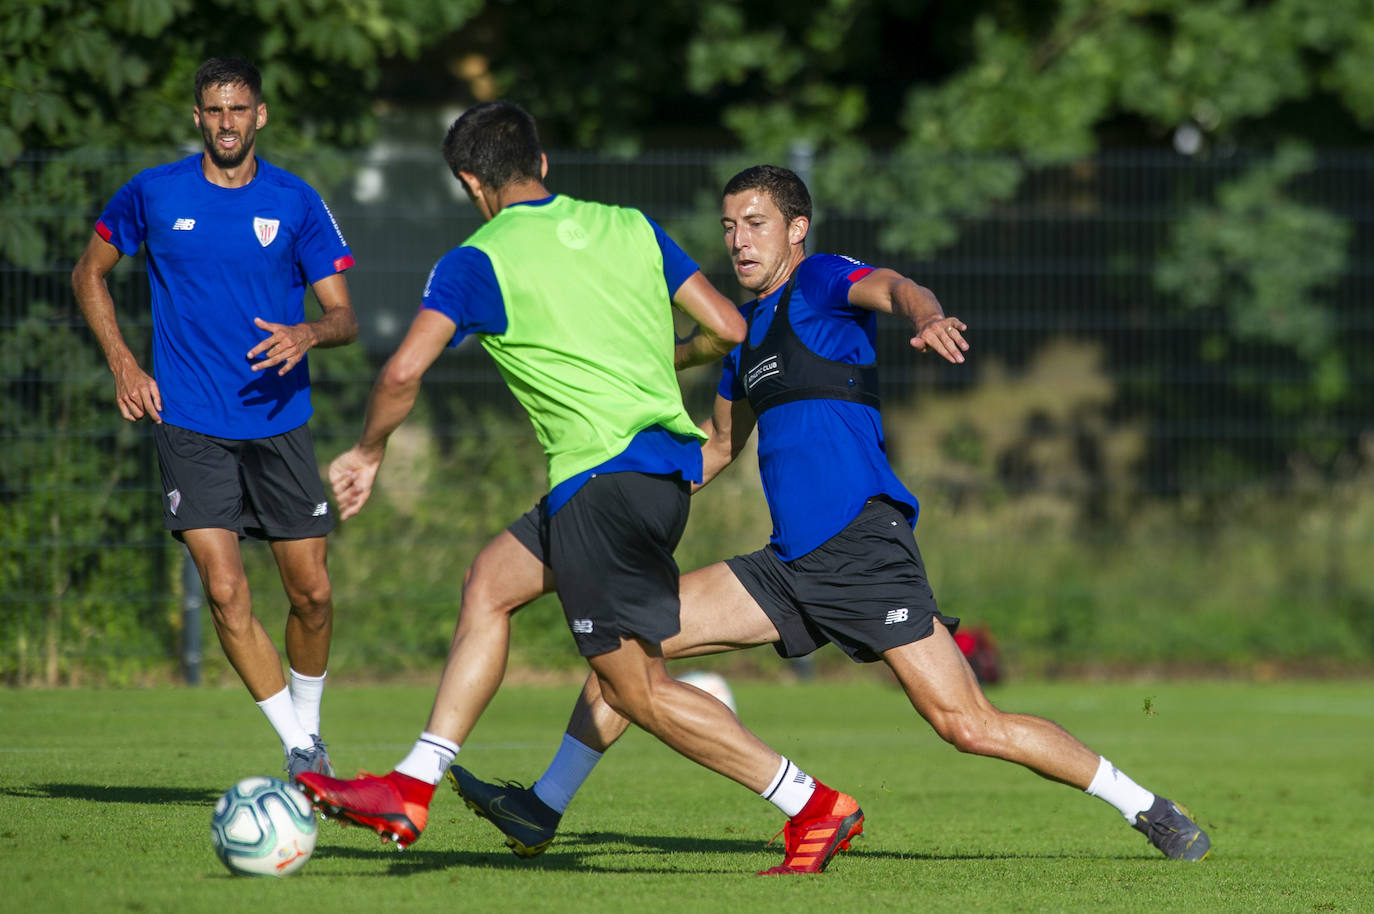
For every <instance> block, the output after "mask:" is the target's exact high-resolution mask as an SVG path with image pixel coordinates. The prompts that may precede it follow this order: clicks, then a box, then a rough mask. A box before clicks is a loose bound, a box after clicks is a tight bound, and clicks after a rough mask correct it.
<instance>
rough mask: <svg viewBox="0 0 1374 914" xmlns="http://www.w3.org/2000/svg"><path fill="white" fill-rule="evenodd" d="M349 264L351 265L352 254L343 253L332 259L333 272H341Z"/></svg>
mask: <svg viewBox="0 0 1374 914" xmlns="http://www.w3.org/2000/svg"><path fill="white" fill-rule="evenodd" d="M351 266H353V255H352V254H345V255H344V256H342V257H340V258H338V259H337V260H335V261H334V272H335V273H342V272H343V271H344V270H347V269H348V268H349V267H351Z"/></svg>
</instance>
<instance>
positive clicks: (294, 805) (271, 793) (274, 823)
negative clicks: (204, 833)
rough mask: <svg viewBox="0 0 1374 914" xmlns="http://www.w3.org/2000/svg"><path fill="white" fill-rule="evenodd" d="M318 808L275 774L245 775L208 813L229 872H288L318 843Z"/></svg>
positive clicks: (212, 833) (302, 862) (213, 837)
mask: <svg viewBox="0 0 1374 914" xmlns="http://www.w3.org/2000/svg"><path fill="white" fill-rule="evenodd" d="M317 830H318V829H317V825H316V822H315V810H313V809H311V808H310V801H309V800H307V799H306V798H305V794H303V793H301V792H300V791H299V790H297V789H296V788H295V787H292V786H291V785H290V784H288V783H286V782H285V781H282V780H278V779H277V778H267V777H256V778H244V779H243V780H241V781H239V782H238V783H237V784H235V785H234V786H233V787H230V788H229V789H228V790H226V791H225V792H224V796H222V797H220V798H219V801H218V802H216V803H215V814H214V816H212V817H211V819H210V840H211V841H212V842H214V845H215V853H216V854H218V855H219V859H220V860H221V861H222V862H223V863H224V865H225V866H227V867H228V868H229V872H231V873H236V874H239V875H243V876H289V875H291V874H292V873H294V872H296V870H298V869H300V868H301V867H303V866H305V861H307V860H309V859H310V853H311V852H312V851H313V850H314V849H315V836H316V832H317Z"/></svg>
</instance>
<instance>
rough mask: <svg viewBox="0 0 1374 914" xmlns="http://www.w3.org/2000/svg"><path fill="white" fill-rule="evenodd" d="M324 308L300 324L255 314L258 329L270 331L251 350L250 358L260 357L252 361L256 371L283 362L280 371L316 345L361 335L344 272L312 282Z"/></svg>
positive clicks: (327, 345) (338, 342) (335, 343)
mask: <svg viewBox="0 0 1374 914" xmlns="http://www.w3.org/2000/svg"><path fill="white" fill-rule="evenodd" d="M311 288H312V289H314V290H315V298H316V299H318V300H319V303H320V309H321V310H322V311H323V312H324V314H323V315H321V316H320V317H319V318H318V319H317V320H313V321H306V322H304V323H301V324H276V323H273V322H272V321H265V320H263V319H262V318H260V317H255V318H253V323H254V324H255V325H257V328H258V329H259V330H263V331H265V332H266V333H268V334H269V335H268V337H267V339H265V340H263V341H262V342H260V343H258V345H256V346H254V347H253V348H252V349H250V350H248V358H250V359H257V358H261V359H262V361H260V362H254V363H253V370H254V371H262V370H263V369H265V368H271V367H273V366H274V365H280V366H281V368H280V369H278V371H277V374H279V375H283V374H286V373H287V372H288V371H290V370H291V369H293V368H295V367H296V366H297V365H298V364H300V361H301V359H302V358H304V356H305V354H306V353H307V352H309V351H310V350H311V349H314V348H315V347H317V346H318V347H319V348H321V349H328V348H330V347H331V346H343V345H345V344H347V343H351V342H353V341H354V340H355V339H357V338H358V317H357V315H356V314H354V313H353V302H352V300H351V299H350V298H349V297H348V280H346V279H344V275H343V274H342V273H333V274H331V275H329V276H326V277H324V278H323V279H318V280H316V281H315V283H314V284H313V285H312V286H311Z"/></svg>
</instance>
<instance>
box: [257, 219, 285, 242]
mask: <svg viewBox="0 0 1374 914" xmlns="http://www.w3.org/2000/svg"><path fill="white" fill-rule="evenodd" d="M280 227H281V220H280V219H264V218H262V217H261V216H254V217H253V234H255V235H257V236H258V244H260V245H262V246H263V247H267V246H268V245H269V244H271V243H272V241H273V240H274V239H275V238H276V237H277V229H278V228H280Z"/></svg>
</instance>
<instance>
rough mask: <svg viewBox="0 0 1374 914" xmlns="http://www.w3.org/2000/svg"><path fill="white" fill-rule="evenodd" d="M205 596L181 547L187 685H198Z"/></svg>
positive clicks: (183, 656) (193, 565)
mask: <svg viewBox="0 0 1374 914" xmlns="http://www.w3.org/2000/svg"><path fill="white" fill-rule="evenodd" d="M204 605H205V594H204V592H203V591H202V589H201V586H200V572H198V571H197V570H196V563H195V562H193V561H191V551H190V550H189V549H187V548H186V547H185V546H183V547H182V557H181V671H182V676H183V677H185V679H186V684H187V685H193V686H194V685H200V660H201V655H200V610H201V607H203V606H204Z"/></svg>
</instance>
